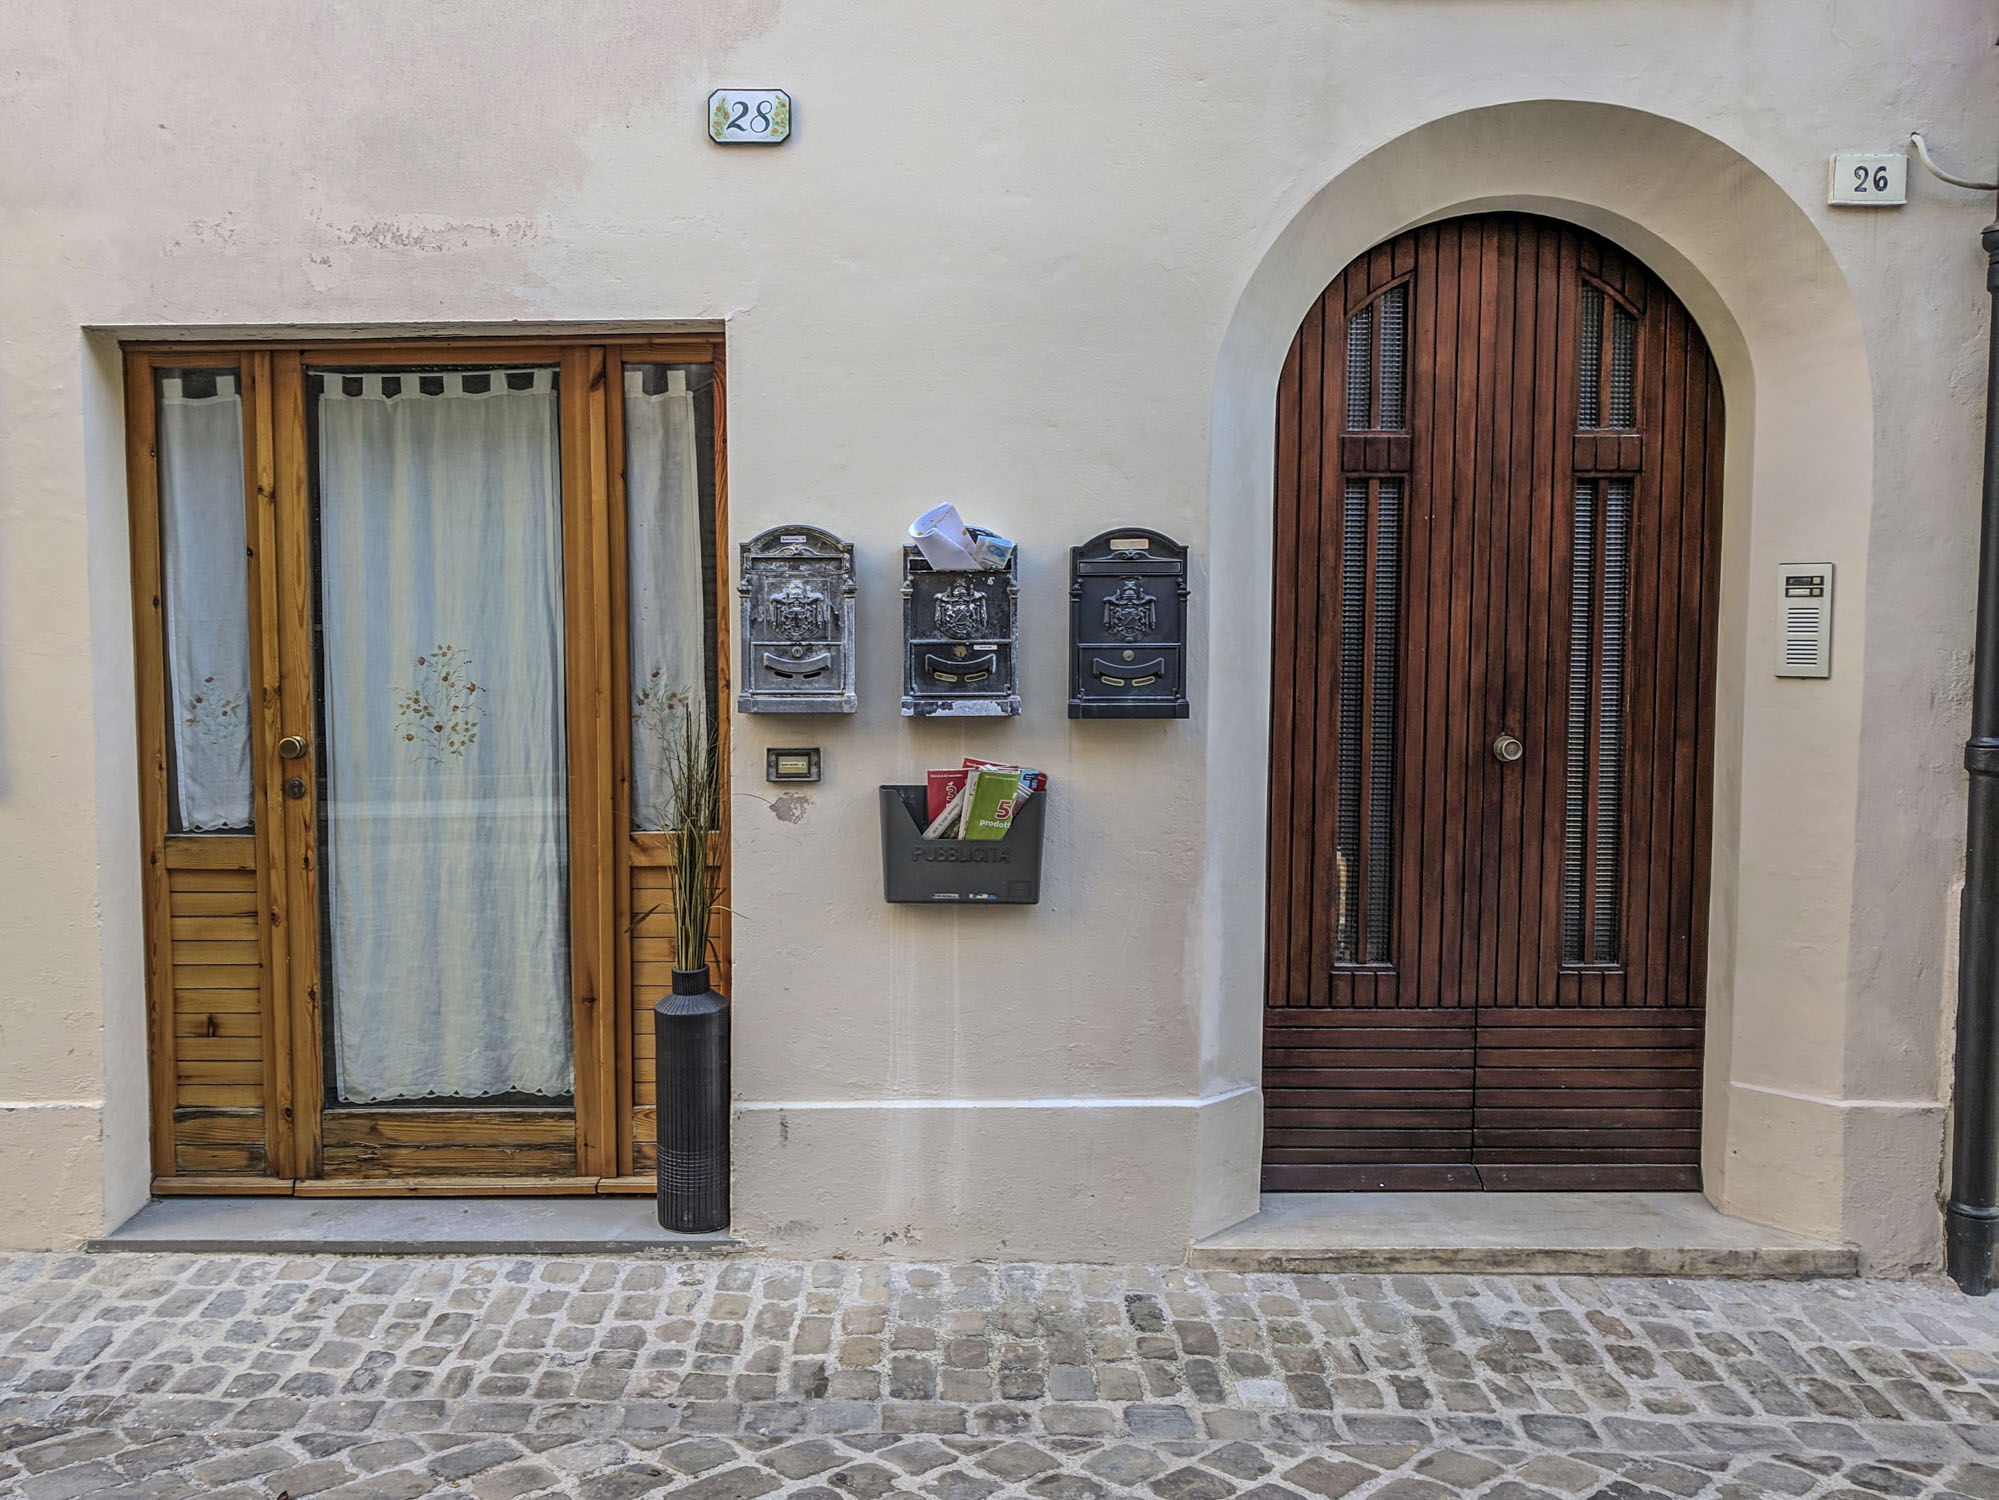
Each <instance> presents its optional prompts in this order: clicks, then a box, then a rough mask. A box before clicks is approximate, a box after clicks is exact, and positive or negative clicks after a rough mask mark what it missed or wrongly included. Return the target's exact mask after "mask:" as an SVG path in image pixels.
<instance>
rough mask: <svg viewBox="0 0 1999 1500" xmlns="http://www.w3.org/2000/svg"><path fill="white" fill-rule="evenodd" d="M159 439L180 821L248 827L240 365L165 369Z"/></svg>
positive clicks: (171, 725)
mask: <svg viewBox="0 0 1999 1500" xmlns="http://www.w3.org/2000/svg"><path fill="white" fill-rule="evenodd" d="M158 445H159V455H160V459H159V462H160V471H159V472H160V554H161V565H162V571H163V572H164V575H165V579H164V593H163V597H162V603H163V607H164V611H165V624H166V645H167V705H166V706H167V727H168V729H169V731H170V742H171V745H172V750H173V767H172V771H173V775H172V777H171V781H170V788H171V790H170V795H171V796H172V798H173V803H174V806H173V827H174V829H175V830H176V831H177V832H182V833H212V832H217V831H221V830H225V829H247V828H248V827H249V826H250V712H249V704H250V599H249V578H248V568H247V565H246V563H245V561H244V546H245V541H244V520H243V398H242V396H241V394H240V393H239V391H238V390H237V385H236V374H235V372H234V371H233V370H176V371H172V372H169V373H167V374H164V375H163V376H162V377H161V379H160V382H159V433H158Z"/></svg>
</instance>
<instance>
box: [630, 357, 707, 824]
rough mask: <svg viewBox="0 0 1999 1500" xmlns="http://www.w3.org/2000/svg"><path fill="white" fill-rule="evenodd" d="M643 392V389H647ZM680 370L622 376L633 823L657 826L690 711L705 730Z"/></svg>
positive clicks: (701, 625)
mask: <svg viewBox="0 0 1999 1500" xmlns="http://www.w3.org/2000/svg"><path fill="white" fill-rule="evenodd" d="M648 387H652V389H650V390H649V389H648ZM695 443H696V433H695V426H694V393H693V392H692V391H691V390H690V389H688V385H687V372H686V371H684V370H680V369H676V368H674V367H672V366H670V365H669V366H664V367H662V366H636V367H633V368H631V369H628V370H627V371H626V372H625V495H626V502H625V503H626V523H625V534H626V537H627V552H628V561H629V589H628V594H629V598H630V600H631V619H630V630H631V681H632V705H631V714H632V826H633V827H634V828H663V827H665V826H666V822H665V811H666V768H667V761H668V752H669V749H670V747H672V746H674V745H676V744H678V743H679V740H678V735H679V720H678V714H679V710H680V708H681V706H682V705H685V706H687V707H688V708H689V709H691V710H692V711H693V713H694V716H695V724H696V727H697V729H698V730H699V732H700V733H702V734H704V735H705V734H706V733H707V732H708V697H707V688H706V683H705V678H706V676H707V671H708V659H707V650H706V642H707V638H708V622H707V621H706V619H704V618H703V616H704V606H703V602H702V590H701V503H702V502H701V478H700V469H699V466H698V463H697V461H696V447H695Z"/></svg>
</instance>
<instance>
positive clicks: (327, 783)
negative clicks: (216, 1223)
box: [127, 339, 727, 1194]
mask: <svg viewBox="0 0 1999 1500" xmlns="http://www.w3.org/2000/svg"><path fill="white" fill-rule="evenodd" d="M720 354H721V351H720V347H719V340H718V339H698V340H685V341H676V342H673V343H667V344H661V343H657V342H655V341H638V340H633V341H623V342H620V341H596V342H592V343H588V344H567V343H557V342H553V341H548V342H527V343H507V344H498V343H465V344H458V345H439V344H408V345H385V346H373V347H362V346H357V345H345V344H343V345H331V346H304V347H286V348H264V347H258V348H241V349H227V348H215V347H212V346H207V347H203V348H202V349H200V350H199V351H196V350H190V349H181V348H171V347H155V348H136V349H133V350H131V351H129V352H128V371H127V373H128V390H129V392H130V401H129V403H128V409H129V411H130V413H131V416H130V420H131V446H130V457H131V470H132V494H133V506H132V519H133V540H134V549H133V567H134V582H135V588H136V591H137V602H138V610H137V620H138V624H137V630H138V647H139V651H138V660H139V708H140V721H141V752H142V770H143V782H142V788H141V790H142V802H143V805H144V809H145V829H144V832H145V839H146V844H147V849H146V854H147V875H146V880H147V902H148V959H149V981H150V983H149V997H148V999H149V1007H148V1014H149V1017H150V1026H151V1032H152V1035H151V1041H152V1062H153V1068H152V1081H153V1089H154V1097H153V1115H152V1118H153V1130H154V1150H153V1156H154V1174H155V1178H156V1188H157V1190H159V1191H163V1192H186V1191H199V1192H217V1191H263V1192H270V1191H277V1192H299V1193H326V1194H332V1193H370V1194H376V1193H404V1192H441V1193H448V1192H462V1193H485V1192H498V1191H506V1192H571V1193H575V1192H598V1191H647V1190H649V1189H650V1181H649V1179H648V1178H645V1177H644V1176H642V1175H641V1174H642V1173H644V1171H645V1170H646V1169H647V1168H648V1167H649V1166H650V1149H651V1148H650V1142H651V1133H652V1131H651V1122H652V1109H651V1106H652V1098H651V1087H652V1065H651V1045H650V1042H651V1027H650V1016H649V1008H650V1005H651V1002H652V1000H653V999H654V998H655V997H656V995H657V994H658V993H659V992H660V991H661V990H662V989H663V988H664V987H665V986H664V982H663V981H664V975H663V974H662V973H660V972H659V968H658V966H659V964H660V962H661V960H662V958H665V959H666V960H667V961H668V962H670V955H663V954H661V953H659V952H656V951H655V948H656V946H657V944H658V942H659V938H658V937H655V936H654V934H656V933H658V934H664V933H669V932H670V931H671V914H670V912H669V911H666V910H665V909H664V903H663V900H662V899H661V898H662V897H663V896H664V893H665V890H666V888H667V881H666V874H667V872H666V870H665V869H664V868H663V865H664V862H665V860H666V859H667V857H668V856H667V850H666V840H665V839H664V838H663V837H662V836H661V835H660V833H659V832H658V831H657V830H656V829H654V828H652V827H650V826H649V822H650V819H651V808H652V807H653V806H656V805H657V802H658V799H657V797H656V796H654V795H653V794H652V792H651V791H650V789H649V788H650V784H651V782H653V781H655V780H656V779H657V776H658V772H659V766H658V756H657V750H658V746H659V742H660V740H661V738H662V736H661V734H660V730H661V729H662V728H663V726H664V722H665V721H664V717H663V716H664V715H665V714H666V713H667V712H669V711H670V712H678V711H680V710H681V709H682V708H685V709H686V710H687V711H690V712H694V713H697V714H699V715H701V716H702V717H704V718H705V719H706V721H707V722H708V723H709V724H711V725H713V726H714V728H715V731H716V733H717V734H718V735H726V731H727V721H726V718H725V716H723V715H722V714H721V713H720V712H719V706H720V705H721V704H723V703H726V701H727V696H726V683H725V682H724V681H723V680H722V675H723V672H724V670H725V667H724V664H725V663H726V661H727V652H726V650H724V649H723V640H722V634H721V633H722V631H723V630H724V628H725V621H726V616H725V614H724V612H723V610H722V609H721V600H720V596H721V593H722V588H721V582H722V580H721V579H720V577H719V576H718V556H717V554H718V548H717V538H718V536H725V535H726V524H725V521H724V520H723V516H722V507H723V504H724V500H723V485H722V475H723V472H724V470H723V466H722V465H721V463H720V462H719V461H718V460H719V444H720V440H721V431H722V426H721V421H720V417H721V410H722V408H721V360H720ZM197 356H198V357H197ZM232 496H233V504H232V503H231V502H232ZM239 560H240V561H239ZM635 662H636V663H637V664H638V665H637V667H636V668H635V666H634V663H635ZM635 677H636V680H635ZM726 763H727V762H726V753H725V755H724V764H726ZM635 773H636V778H637V788H636V791H635ZM715 845H716V849H715V857H716V858H717V859H722V858H723V857H724V854H725V850H726V832H725V831H724V832H722V833H718V836H717V838H716V840H715ZM725 878H726V875H725ZM715 937H716V940H717V944H716V953H715V955H714V956H715V959H716V962H717V963H718V964H719V965H721V966H723V967H724V969H725V970H726V963H727V932H726V929H725V928H724V929H722V930H719V931H718V932H717V933H716V934H715Z"/></svg>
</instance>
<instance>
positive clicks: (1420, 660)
mask: <svg viewBox="0 0 1999 1500" xmlns="http://www.w3.org/2000/svg"><path fill="white" fill-rule="evenodd" d="M1405 243H1407V244H1408V246H1409V253H1410V257H1411V262H1412V263H1411V266H1410V273H1411V274H1410V280H1409V323H1408V329H1409V332H1408V338H1407V352H1406V356H1405V357H1406V362H1407V366H1408V377H1407V378H1408V382H1409V389H1408V395H1407V397H1406V401H1405V406H1404V412H1405V416H1406V418H1407V420H1408V423H1409V430H1410V443H1409V474H1408V477H1407V490H1406V493H1405V494H1404V496H1403V501H1402V680H1401V692H1400V699H1401V701H1400V703H1398V704H1397V706H1396V732H1395V738H1396V753H1397V760H1398V765H1397V767H1396V773H1397V774H1396V798H1397V800H1398V801H1399V803H1400V804H1401V805H1400V807H1399V808H1398V809H1397V817H1396V819H1395V847H1396V866H1397V867H1396V872H1395V936H1394V942H1393V947H1392V950H1391V951H1392V953H1393V955H1394V959H1395V964H1396V969H1397V975H1396V991H1395V997H1394V1000H1395V1006H1396V1008H1397V1009H1406V1008H1408V1007H1410V1006H1415V1005H1419V1004H1420V1003H1421V997H1422V986H1423V975H1424V972H1425V970H1424V966H1423V961H1422V959H1423V938H1424V932H1425V928H1426V914H1427V912H1428V910H1429V901H1428V885H1427V882H1426V879H1425V871H1426V870H1427V869H1428V860H1429V855H1428V848H1427V844H1426V837H1425V834H1426V828H1427V824H1428V817H1427V812H1426V797H1427V786H1428V782H1427V774H1426V769H1425V768H1426V766H1427V764H1428V760H1429V714H1428V710H1427V704H1428V702H1429V690H1430V663H1429V653H1428V651H1427V650H1426V649H1425V644H1424V643H1425V642H1426V641H1427V640H1428V639H1429V634H1428V621H1429V618H1430V558H1431V555H1432V552H1433V550H1434V548H1433V546H1432V538H1433V536H1434V535H1435V518H1436V509H1437V507H1436V501H1435V486H1434V485H1433V484H1432V483H1431V479H1430V476H1431V474H1432V472H1433V471H1434V467H1435V465H1434V462H1433V458H1432V455H1431V453H1430V450H1429V445H1428V442H1427V437H1428V434H1429V432H1430V431H1431V429H1432V428H1433V426H1434V425H1435V423H1434V418H1433V413H1434V411H1435V409H1436V369H1437V254H1436V245H1437V231H1436V229H1435V228H1434V227H1425V228H1422V229H1419V230H1417V231H1416V232H1415V233H1414V234H1411V235H1408V236H1405Z"/></svg>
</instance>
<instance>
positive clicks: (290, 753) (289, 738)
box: [278, 734, 305, 760]
mask: <svg viewBox="0 0 1999 1500" xmlns="http://www.w3.org/2000/svg"><path fill="white" fill-rule="evenodd" d="M303 754H305V736H304V735H302V734H288V735H286V736H285V737H284V738H283V739H281V740H279V741H278V756H279V758H280V759H283V760H297V759H298V758H299V757H300V756H301V755H303Z"/></svg>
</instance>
